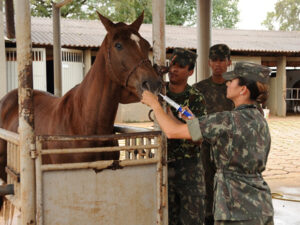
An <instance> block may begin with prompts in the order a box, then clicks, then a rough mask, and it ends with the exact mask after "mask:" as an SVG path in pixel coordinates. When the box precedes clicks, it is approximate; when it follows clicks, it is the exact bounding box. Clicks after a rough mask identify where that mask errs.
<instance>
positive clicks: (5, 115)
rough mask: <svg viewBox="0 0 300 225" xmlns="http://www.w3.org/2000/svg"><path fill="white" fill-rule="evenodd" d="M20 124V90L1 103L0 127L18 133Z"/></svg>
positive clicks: (11, 92) (3, 99) (8, 94)
mask: <svg viewBox="0 0 300 225" xmlns="http://www.w3.org/2000/svg"><path fill="white" fill-rule="evenodd" d="M18 124H19V123H18V90H17V89H15V90H12V91H10V92H9V93H7V94H6V95H5V96H4V97H3V98H2V99H1V101H0V127H1V128H3V129H6V130H9V131H13V132H17V129H18Z"/></svg>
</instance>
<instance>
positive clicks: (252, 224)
mask: <svg viewBox="0 0 300 225" xmlns="http://www.w3.org/2000/svg"><path fill="white" fill-rule="evenodd" d="M214 225H274V219H273V216H262V217H261V218H257V219H253V220H245V221H219V220H216V221H215V223H214Z"/></svg>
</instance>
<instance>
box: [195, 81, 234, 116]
mask: <svg viewBox="0 0 300 225" xmlns="http://www.w3.org/2000/svg"><path fill="white" fill-rule="evenodd" d="M193 87H195V88H197V89H198V90H199V91H200V92H201V93H202V94H203V95H204V98H205V102H206V110H207V113H208V114H210V113H215V112H223V111H230V110H233V108H234V104H233V102H232V101H231V100H229V99H227V98H226V90H227V87H226V83H223V84H217V83H215V82H213V80H212V77H209V78H207V79H205V80H203V81H200V82H198V83H196V84H194V85H193Z"/></svg>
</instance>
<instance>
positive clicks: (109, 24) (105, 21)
mask: <svg viewBox="0 0 300 225" xmlns="http://www.w3.org/2000/svg"><path fill="white" fill-rule="evenodd" d="M97 14H98V16H99V19H100V20H101V22H102V24H103V25H104V27H105V29H106V31H107V32H109V31H110V30H111V29H112V28H113V27H114V25H115V24H114V23H113V22H111V21H110V20H109V19H107V18H106V17H104V16H102V15H101V14H100V13H99V12H98V11H97Z"/></svg>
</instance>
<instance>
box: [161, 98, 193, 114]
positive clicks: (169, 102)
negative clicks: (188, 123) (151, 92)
mask: <svg viewBox="0 0 300 225" xmlns="http://www.w3.org/2000/svg"><path fill="white" fill-rule="evenodd" d="M159 95H160V96H161V97H162V98H163V99H164V100H165V101H166V102H167V103H168V104H169V105H170V106H173V107H174V108H175V109H176V110H178V111H179V112H181V113H182V114H183V115H185V116H186V117H188V118H191V117H192V114H190V113H189V112H188V111H186V110H183V109H182V107H181V106H180V105H179V104H177V103H176V102H174V101H173V100H172V99H170V98H169V97H168V96H165V95H163V94H161V93H160V94H159Z"/></svg>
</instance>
